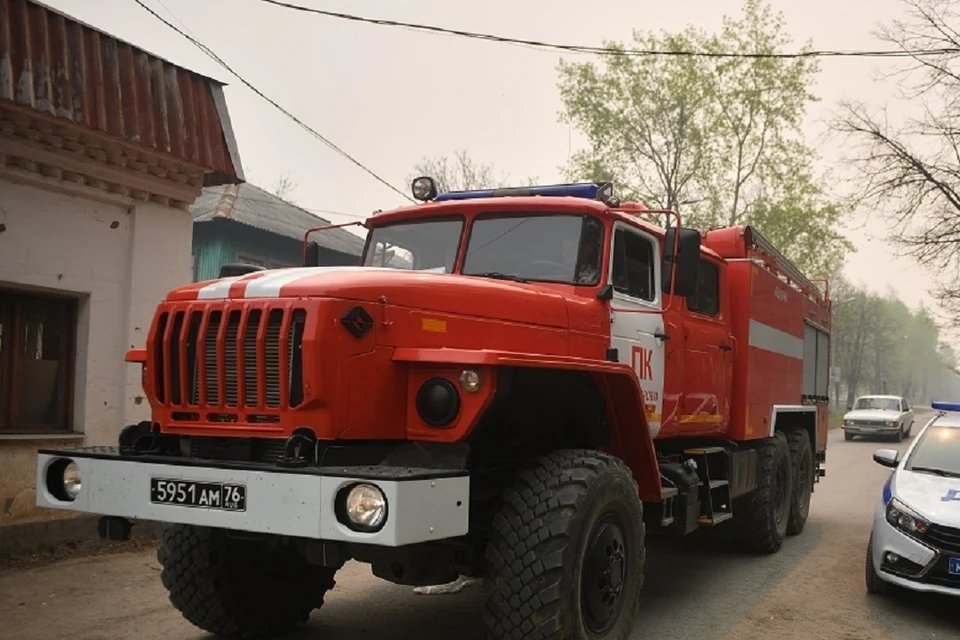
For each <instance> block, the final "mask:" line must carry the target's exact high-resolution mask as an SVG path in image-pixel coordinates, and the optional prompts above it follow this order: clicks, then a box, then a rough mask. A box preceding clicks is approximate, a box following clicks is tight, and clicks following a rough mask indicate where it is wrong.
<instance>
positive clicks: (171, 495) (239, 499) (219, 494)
mask: <svg viewBox="0 0 960 640" xmlns="http://www.w3.org/2000/svg"><path fill="white" fill-rule="evenodd" d="M150 502H152V503H154V504H170V505H176V506H179V507H197V508H199V509H221V510H223V511H246V510H247V487H246V486H245V485H242V484H228V483H223V482H195V481H193V480H175V479H172V478H150Z"/></svg>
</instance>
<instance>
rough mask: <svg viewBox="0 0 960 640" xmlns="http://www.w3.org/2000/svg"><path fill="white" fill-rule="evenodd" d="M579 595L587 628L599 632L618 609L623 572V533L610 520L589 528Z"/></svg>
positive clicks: (624, 578) (606, 625)
mask: <svg viewBox="0 0 960 640" xmlns="http://www.w3.org/2000/svg"><path fill="white" fill-rule="evenodd" d="M584 560H585V563H584V571H583V579H582V582H581V595H582V601H583V605H584V607H583V608H584V614H585V616H584V617H585V621H586V623H587V626H588V627H589V628H590V630H591V631H593V632H594V633H597V634H603V633H605V632H606V631H608V630H609V628H610V627H612V626H613V623H614V622H615V621H616V619H617V616H618V614H619V612H620V606H621V604H622V597H621V596H622V595H623V588H624V583H625V581H626V573H627V553H626V548H625V546H624V542H623V532H622V531H621V530H620V527H619V526H617V525H616V524H615V523H613V522H609V521H607V522H603V523H601V524H599V525H598V526H597V527H596V528H595V529H594V531H593V535H592V536H591V538H590V542H589V544H588V545H587V554H586V557H585V558H584Z"/></svg>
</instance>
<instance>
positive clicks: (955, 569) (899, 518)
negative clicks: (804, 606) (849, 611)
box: [866, 402, 960, 596]
mask: <svg viewBox="0 0 960 640" xmlns="http://www.w3.org/2000/svg"><path fill="white" fill-rule="evenodd" d="M931 406H932V407H933V408H934V409H936V410H938V411H939V412H940V413H938V414H937V416H936V417H935V418H933V419H932V420H930V422H928V423H927V425H926V426H925V427H924V428H923V430H922V431H921V432H920V433H919V434H918V436H917V439H916V440H915V441H914V442H913V444H912V445H911V446H910V447H909V448H908V449H907V451H906V453H905V454H904V455H903V457H902V458H901V457H900V453H899V452H898V451H896V450H894V449H878V450H877V451H876V452H875V453H874V454H873V459H874V460H875V461H876V462H877V463H879V464H881V465H883V466H885V467H891V468H893V473H891V474H890V477H889V478H888V479H887V482H886V484H884V485H883V497H882V499H881V501H880V503H879V504H878V505H877V509H876V512H875V514H874V519H873V531H872V532H871V534H870V542H869V544H868V545H867V562H866V581H867V591H869V592H870V593H885V592H886V591H887V586H888V585H890V584H895V585H898V586H901V587H904V588H906V589H911V590H913V591H925V592H936V593H943V594H948V595H955V596H960V403H947V402H934V403H932V405H931Z"/></svg>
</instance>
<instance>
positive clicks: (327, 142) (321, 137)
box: [133, 0, 413, 202]
mask: <svg viewBox="0 0 960 640" xmlns="http://www.w3.org/2000/svg"><path fill="white" fill-rule="evenodd" d="M133 1H134V2H136V3H137V4H138V5H140V6H141V7H142V8H143V9H144V10H145V11H147V12H148V13H149V14H150V15H152V16H153V17H154V18H156V19H157V20H159V21H160V22H162V23H163V24H165V25H167V26H168V27H170V28H171V29H173V30H174V31H176V32H177V33H179V34H180V35H181V36H183V37H184V38H186V39H187V40H189V41H190V42H191V43H192V44H193V45H194V46H195V47H197V48H198V49H200V50H201V51H203V52H204V53H205V54H207V56H209V57H210V58H211V59H212V60H214V61H215V62H216V63H217V64H219V65H220V66H221V67H223V68H224V69H226V70H227V71H229V72H230V73H231V74H233V76H234V77H236V78H237V80H239V81H240V82H242V83H243V84H245V85H246V86H247V87H248V88H249V89H250V90H251V91H253V92H254V93H256V94H257V95H258V96H260V97H261V98H263V99H264V100H266V101H267V102H269V103H270V104H271V105H273V106H274V107H275V108H276V109H278V110H279V111H280V112H281V113H283V114H284V115H285V116H287V117H288V118H290V119H291V120H293V121H294V122H296V123H297V124H298V125H300V126H301V127H302V128H303V129H305V130H306V131H307V132H309V133H311V134H312V135H313V136H314V137H316V138H317V139H318V140H320V141H321V142H323V143H324V144H325V145H327V146H328V147H330V148H331V149H333V150H334V151H336V152H337V153H339V154H340V155H341V156H343V157H344V158H346V159H347V160H349V161H350V162H352V163H353V164H355V165H356V166H358V167H360V168H361V169H363V170H364V171H366V172H367V173H368V174H370V175H371V176H373V177H374V178H375V179H376V180H377V181H379V182H380V183H381V184H383V185H384V186H386V187H387V188H389V189H390V190H392V191H394V192H395V193H398V194H399V195H401V196H403V197H404V198H406V199H407V200H410V201H411V202H413V198H411V197H410V196H409V195H408V194H406V193H404V192H403V191H401V190H400V189H397V188H396V187H395V186H393V185H392V184H390V183H389V182H387V181H386V180H384V179H383V178H381V177H380V176H379V175H377V174H376V173H375V172H374V171H373V170H372V169H370V168H369V167H367V166H366V165H364V164H363V163H362V162H360V161H359V160H357V159H356V158H354V157H353V156H351V155H350V154H349V153H347V152H346V151H344V150H343V149H341V148H340V147H338V146H337V145H336V144H334V143H333V142H331V141H330V140H329V139H327V138H326V137H325V136H324V135H322V134H321V133H320V132H318V131H317V130H315V129H313V128H312V127H311V126H310V125H308V124H307V123H305V122H303V121H302V120H300V119H299V118H297V117H296V116H295V115H293V114H292V113H290V112H289V111H287V110H286V109H284V108H283V107H282V106H280V105H279V104H278V103H277V102H276V101H275V100H273V99H272V98H270V97H268V96H267V95H266V94H264V93H263V92H262V91H260V90H259V89H257V88H256V87H255V86H253V85H252V84H251V83H250V82H249V81H247V79H246V78H244V77H243V76H241V75H240V74H239V73H237V72H236V71H234V70H233V69H232V68H231V67H230V65H228V64H227V63H226V62H224V61H223V59H222V58H220V56H218V55H217V54H216V53H214V52H213V51H212V50H211V49H210V48H209V47H207V46H206V45H205V44H203V43H202V42H200V41H199V40H197V39H196V38H194V37H193V36H191V35H188V34H186V33H185V32H184V31H182V30H181V29H180V28H179V27H177V26H176V25H174V24H173V23H171V22H170V21H169V20H167V19H166V18H164V17H163V16H161V15H160V14H158V13H157V12H156V11H154V10H153V9H151V8H150V7H148V6H147V5H145V4H144V3H143V2H142V1H141V0H133Z"/></svg>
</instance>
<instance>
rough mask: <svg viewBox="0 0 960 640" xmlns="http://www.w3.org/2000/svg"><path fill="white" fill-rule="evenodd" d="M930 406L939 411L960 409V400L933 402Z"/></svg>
mask: <svg viewBox="0 0 960 640" xmlns="http://www.w3.org/2000/svg"><path fill="white" fill-rule="evenodd" d="M930 406H931V407H933V408H934V409H936V410H937V411H960V402H931V403H930Z"/></svg>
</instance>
